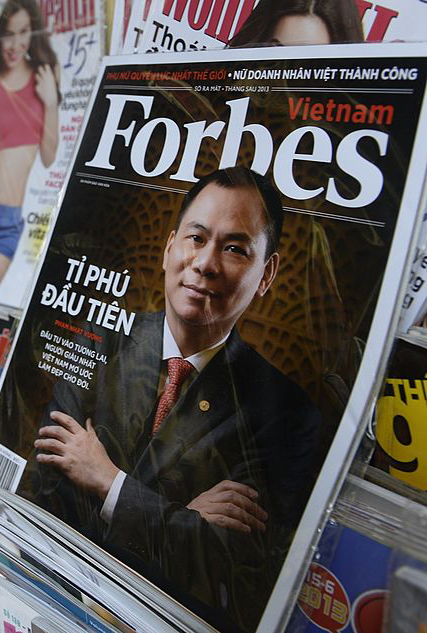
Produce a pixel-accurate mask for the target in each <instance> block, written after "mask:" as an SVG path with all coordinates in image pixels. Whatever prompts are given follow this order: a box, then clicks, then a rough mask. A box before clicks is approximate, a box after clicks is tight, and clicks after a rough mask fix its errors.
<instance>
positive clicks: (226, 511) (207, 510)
mask: <svg viewBox="0 0 427 633" xmlns="http://www.w3.org/2000/svg"><path fill="white" fill-rule="evenodd" d="M254 505H256V504H254ZM212 515H214V516H217V515H221V516H223V517H224V518H225V519H227V520H231V522H232V523H233V524H234V523H235V522H237V523H238V524H239V525H240V526H241V528H242V527H243V526H244V527H245V531H246V532H250V531H251V529H252V528H253V529H256V530H260V531H261V532H265V529H266V528H265V521H266V520H267V513H266V512H264V510H263V509H262V508H261V507H260V506H256V508H254V509H253V513H251V512H247V511H246V510H243V509H242V508H241V507H239V506H238V505H235V504H234V503H231V502H228V503H221V502H208V503H207V504H206V505H205V507H204V508H203V516H204V518H206V520H209V518H210V516H212ZM258 516H259V517H262V518H258Z"/></svg>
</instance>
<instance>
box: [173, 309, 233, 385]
mask: <svg viewBox="0 0 427 633" xmlns="http://www.w3.org/2000/svg"><path fill="white" fill-rule="evenodd" d="M229 336H230V332H228V333H227V334H226V335H225V336H224V337H223V338H222V339H221V340H220V341H218V343H214V344H213V345H211V346H210V347H207V348H206V349H202V350H201V351H200V352H197V353H196V354H192V355H191V356H187V357H186V358H185V359H184V360H188V362H189V363H191V364H192V365H193V367H194V368H195V370H196V371H197V372H198V373H199V374H200V372H201V371H202V369H204V368H205V367H206V365H207V364H208V363H209V361H210V360H211V359H212V358H213V357H214V356H215V354H217V353H218V352H219V350H220V349H221V348H222V347H224V344H225V342H226V340H227V339H228V337H229ZM168 358H184V356H183V355H182V354H181V351H180V349H179V347H178V345H177V344H176V341H175V339H174V337H173V334H172V332H171V331H170V328H169V324H168V321H167V319H166V317H165V320H164V322H163V356H162V360H167V359H168Z"/></svg>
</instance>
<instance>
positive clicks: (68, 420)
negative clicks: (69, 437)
mask: <svg viewBox="0 0 427 633" xmlns="http://www.w3.org/2000/svg"><path fill="white" fill-rule="evenodd" d="M50 417H51V419H52V420H53V421H54V422H56V423H57V424H60V425H61V426H62V427H63V428H64V429H66V430H67V431H69V432H70V433H73V434H75V433H78V432H79V431H81V430H82V427H81V426H80V424H79V423H78V422H77V421H76V420H75V419H74V418H72V417H71V415H67V414H66V413H61V411H52V412H51V414H50ZM43 428H45V429H46V428H50V427H43Z"/></svg>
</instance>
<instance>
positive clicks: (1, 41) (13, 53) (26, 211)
mask: <svg viewBox="0 0 427 633" xmlns="http://www.w3.org/2000/svg"><path fill="white" fill-rule="evenodd" d="M0 48H1V59H0V111H1V124H0V305H1V306H2V310H3V312H5V311H9V312H10V313H12V314H13V315H20V314H21V312H22V310H23V308H24V306H25V303H26V301H27V299H28V292H29V289H30V287H31V282H32V280H33V276H34V273H35V269H36V264H37V261H38V260H39V256H40V254H41V252H42V250H43V246H44V243H45V238H46V235H47V232H48V230H49V227H50V225H51V220H52V215H53V210H54V208H55V205H56V204H57V201H58V195H59V191H60V189H61V186H62V184H63V182H64V178H65V175H66V172H67V166H68V163H69V161H70V158H71V156H72V153H73V149H74V144H75V141H76V138H77V134H78V131H79V129H80V125H81V122H82V120H83V113H84V110H85V107H86V104H87V102H88V100H89V96H90V93H91V90H92V87H93V84H94V81H95V78H96V75H97V72H98V68H99V63H100V59H101V56H102V55H103V53H104V16H103V3H102V1H101V0H82V2H79V3H70V2H65V0H64V1H63V2H62V1H60V2H56V3H49V2H42V1H41V0H40V1H38V0H1V1H0Z"/></svg>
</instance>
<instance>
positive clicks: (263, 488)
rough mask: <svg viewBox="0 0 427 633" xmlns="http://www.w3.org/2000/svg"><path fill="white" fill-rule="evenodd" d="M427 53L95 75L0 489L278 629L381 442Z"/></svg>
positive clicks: (5, 408)
mask: <svg viewBox="0 0 427 633" xmlns="http://www.w3.org/2000/svg"><path fill="white" fill-rule="evenodd" d="M425 52H426V51H425V49H424V48H423V47H418V46H411V45H403V44H400V45H394V46H386V45H358V46H357V45H355V46H352V47H349V46H347V47H345V48H344V47H339V46H336V47H304V48H301V49H292V48H287V49H286V60H284V59H283V57H284V54H283V53H284V49H283V50H280V49H264V50H259V49H256V50H250V51H235V50H229V51H218V52H215V53H207V52H206V53H203V52H199V53H196V54H193V55H190V54H183V55H176V56H168V57H166V56H164V55H157V56H154V55H150V56H147V57H140V58H123V57H121V58H120V57H116V58H108V59H107V60H106V61H105V63H104V65H103V67H102V69H101V72H100V75H99V78H98V82H97V86H96V90H95V94H94V97H93V99H92V101H91V104H90V108H89V112H88V114H87V117H86V120H85V124H84V131H83V134H82V137H81V142H80V144H79V147H78V148H77V150H76V154H75V157H74V160H73V165H72V169H71V170H70V172H69V175H68V179H67V182H66V187H65V190H64V193H63V196H62V200H61V207H60V210H59V213H58V217H57V221H56V224H55V227H54V230H53V233H52V237H51V241H50V244H49V246H48V248H47V251H46V255H45V260H44V263H43V266H42V268H41V271H40V275H39V278H38V281H37V283H36V285H35V287H34V290H33V295H32V299H31V302H30V305H29V306H28V309H27V312H26V315H25V318H24V320H23V322H22V324H21V327H20V330H19V331H18V333H17V337H15V342H14V347H13V350H12V355H11V357H10V360H9V363H8V365H7V366H6V369H5V370H4V374H5V375H4V380H3V385H2V391H1V402H0V404H1V412H2V427H1V441H2V443H3V444H4V446H5V448H4V449H3V451H2V454H3V457H2V462H1V465H2V473H3V477H2V485H3V486H4V487H9V488H10V489H12V490H13V489H14V488H16V487H18V488H17V492H18V494H20V495H22V496H24V497H26V498H28V499H30V500H32V501H34V502H35V503H37V504H38V505H40V506H42V507H44V508H46V509H48V510H49V512H51V513H52V514H53V515H54V516H56V517H57V518H59V519H62V520H64V521H65V522H67V523H68V524H69V525H71V526H73V527H75V528H76V529H77V530H79V531H80V532H81V533H82V534H84V535H85V536H88V537H89V538H90V539H92V540H93V541H94V542H96V543H97V544H99V545H101V547H103V548H104V549H106V550H108V551H109V552H110V553H112V554H113V555H114V556H116V557H117V558H118V559H119V560H121V561H123V562H124V563H126V564H127V565H129V566H130V567H132V568H133V569H135V570H136V571H138V572H139V573H141V574H142V575H143V576H144V577H146V578H148V579H149V580H150V581H152V582H153V583H154V584H156V585H157V586H158V587H160V588H161V589H162V590H164V591H166V592H167V593H169V594H170V595H172V596H173V597H174V598H175V599H177V600H178V601H180V602H181V603H182V604H184V605H185V606H186V607H188V608H190V609H191V610H193V611H195V612H196V613H197V614H198V615H200V616H201V617H203V618H204V619H205V620H207V621H208V622H209V623H210V624H212V625H213V626H215V627H217V628H219V629H220V630H221V631H254V630H255V629H256V628H257V627H258V626H259V629H260V630H266V629H265V628H264V627H266V626H267V627H268V630H275V628H276V627H280V626H281V624H280V622H281V621H282V620H283V617H286V616H284V605H286V603H288V604H289V603H290V596H292V595H293V593H294V592H295V587H296V586H297V584H298V582H299V581H300V580H302V577H300V574H301V569H302V567H303V564H304V563H305V562H307V554H308V552H309V549H310V546H311V543H312V541H313V539H314V537H315V535H316V533H317V532H316V529H317V526H318V525H319V524H320V522H321V520H322V519H323V516H324V511H325V508H326V506H327V504H328V503H329V502H330V501H331V499H332V498H333V495H334V494H335V491H336V486H337V482H338V481H339V480H340V478H342V477H343V476H344V473H345V467H346V465H347V464H348V460H349V458H350V455H351V452H352V450H353V446H355V445H356V444H357V441H358V437H360V434H361V432H362V430H363V425H362V422H363V419H364V415H365V413H366V410H367V407H368V404H369V403H370V398H371V396H372V393H373V391H374V387H375V381H376V380H377V379H378V375H379V372H380V369H381V365H380V359H381V356H382V354H383V352H384V348H385V346H386V344H388V341H389V338H390V336H392V334H393V327H394V320H393V316H392V315H393V310H394V309H395V307H396V305H397V302H398V301H401V298H400V299H399V298H398V291H399V284H400V281H401V278H402V274H403V270H404V267H405V263H406V253H407V250H408V248H409V244H410V242H411V239H412V233H413V226H414V223H415V219H416V217H417V210H418V206H419V199H420V195H421V191H422V187H423V183H424V174H425V163H426V154H425V143H423V140H422V139H423V134H425V129H424V128H425V125H426V123H425V121H424V119H423V117H422V108H423V105H422V104H423V99H424V86H425V59H424V54H425ZM397 58H398V59H399V60H400V61H399V64H398V65H396V62H395V60H396V59H397ZM408 113H410V116H408ZM423 126H424V128H423ZM413 165H416V168H414V167H413ZM402 210H403V211H404V213H403V212H402ZM393 240H394V241H393ZM347 405H348V406H347ZM358 434H359V435H358ZM331 443H332V448H331V453H330V456H329V457H328V458H327V459H326V460H325V457H326V455H327V453H328V449H329V447H330V445H331ZM19 460H21V462H20V463H19ZM15 471H16V472H15ZM22 471H23V476H22V477H20V473H21V472H22ZM319 473H320V474H319ZM314 484H315V486H316V487H315V494H314V495H312V496H311V497H310V490H311V489H312V487H313V485H314ZM304 509H305V514H304V516H303V518H302V520H301V522H300V518H301V515H302V513H303V511H304ZM298 525H300V527H299V528H298V529H297V527H298ZM278 578H279V583H278V584H277V586H276V589H275V590H274V591H273V588H274V586H275V583H276V580H277V579H278ZM249 596H251V598H250V600H249V599H248V597H249ZM270 596H272V597H271V599H270ZM269 599H270V602H269ZM267 603H269V604H268V607H267ZM266 607H267V608H266ZM262 617H263V618H264V619H263V620H261V618H262ZM266 618H267V620H268V623H266ZM260 622H261V623H260Z"/></svg>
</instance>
